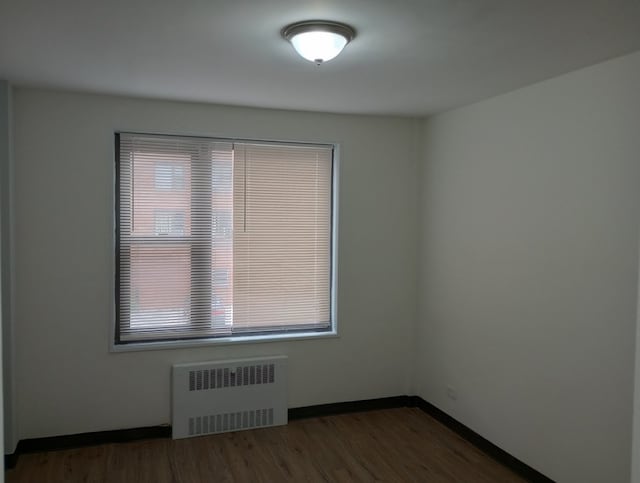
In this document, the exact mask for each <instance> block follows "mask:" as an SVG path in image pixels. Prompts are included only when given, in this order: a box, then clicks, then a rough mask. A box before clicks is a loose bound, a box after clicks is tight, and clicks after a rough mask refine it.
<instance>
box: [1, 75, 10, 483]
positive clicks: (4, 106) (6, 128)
mask: <svg viewBox="0 0 640 483" xmlns="http://www.w3.org/2000/svg"><path fill="white" fill-rule="evenodd" d="M11 124H12V123H11V86H10V85H9V83H8V82H7V81H3V80H0V274H1V276H0V405H1V406H2V410H0V435H1V436H2V437H0V456H1V457H2V462H0V483H2V482H3V481H4V471H3V470H4V453H5V437H9V438H10V437H11V434H12V431H11V415H12V407H11V404H10V402H11V393H10V392H9V393H8V394H6V393H7V391H6V390H5V380H6V379H8V378H7V375H9V376H10V371H8V370H5V365H6V366H7V367H6V369H9V368H10V365H9V364H6V362H5V361H4V359H5V357H6V351H5V350H4V337H3V335H4V334H3V332H4V331H5V327H8V326H10V318H9V317H7V315H8V308H9V300H8V298H9V297H8V294H9V293H10V292H9V290H8V289H9V285H8V283H7V281H8V279H7V277H6V274H8V273H9V271H8V266H7V265H8V262H9V260H8V259H7V257H6V254H8V251H7V250H6V249H7V245H8V244H7V241H8V239H9V230H8V228H9V225H8V220H9V216H8V213H9V206H8V202H9V199H10V197H9V196H8V190H9V183H8V181H9V178H8V174H9V165H10V160H11V144H12V136H11V129H12V126H11ZM5 394H6V396H5ZM5 401H6V402H5ZM5 419H6V423H5ZM5 426H6V428H7V431H5ZM7 446H8V447H11V448H12V449H11V450H10V452H13V446H12V445H11V444H10V443H9V444H8V445H7Z"/></svg>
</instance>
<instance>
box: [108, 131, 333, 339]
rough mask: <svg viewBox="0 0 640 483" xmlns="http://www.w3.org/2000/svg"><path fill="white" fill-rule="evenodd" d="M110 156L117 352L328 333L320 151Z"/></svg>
mask: <svg viewBox="0 0 640 483" xmlns="http://www.w3.org/2000/svg"><path fill="white" fill-rule="evenodd" d="M119 146H120V149H119V153H118V155H119V159H118V169H117V174H118V193H117V195H118V207H117V210H118V224H117V240H118V253H117V257H118V266H117V316H118V320H117V324H116V325H117V328H116V331H117V333H116V342H117V343H127V342H136V341H151V340H167V339H184V338H210V337H218V336H225V335H230V334H233V333H234V332H243V333H246V332H265V331H276V330H299V329H309V328H313V329H320V328H327V327H330V325H331V320H330V313H331V308H330V299H331V297H330V280H331V273H330V269H331V261H330V260H331V209H332V207H331V179H332V173H331V171H332V149H331V147H328V146H302V145H291V144H265V143H262V144H261V143H247V142H243V143H235V145H234V144H233V143H232V142H228V141H223V140H215V139H207V138H191V137H177V136H156V135H138V134H128V133H122V134H120V135H119Z"/></svg>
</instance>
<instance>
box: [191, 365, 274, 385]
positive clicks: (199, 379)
mask: <svg viewBox="0 0 640 483" xmlns="http://www.w3.org/2000/svg"><path fill="white" fill-rule="evenodd" d="M275 372H276V370H275V364H258V365H249V366H237V367H235V368H229V367H224V368H221V367H219V368H216V369H199V370H193V371H189V391H208V390H211V389H224V388H227V387H239V386H251V385H254V384H273V383H274V382H275Z"/></svg>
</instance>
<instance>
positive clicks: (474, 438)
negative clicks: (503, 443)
mask: <svg viewBox="0 0 640 483" xmlns="http://www.w3.org/2000/svg"><path fill="white" fill-rule="evenodd" d="M409 400H410V401H409V406H412V407H417V408H420V409H422V410H423V411H424V412H425V413H427V414H428V415H429V416H431V417H432V418H433V419H435V420H437V421H439V422H441V423H442V424H444V425H445V426H446V427H448V428H449V429H451V430H452V431H455V432H456V433H458V435H460V436H461V437H462V438H464V439H466V440H467V441H469V442H470V443H471V444H473V445H474V446H475V447H476V448H478V449H480V450H481V451H482V452H484V453H486V454H487V455H488V456H491V457H492V458H493V459H494V460H496V461H498V462H499V463H502V464H503V465H504V466H506V467H507V468H509V469H510V470H511V471H513V472H514V473H517V474H518V475H519V476H521V477H523V478H524V479H526V480H527V481H531V482H534V483H554V481H553V480H552V479H551V478H549V477H547V476H545V475H543V474H542V473H540V472H539V471H538V470H535V469H534V468H532V467H531V466H529V465H527V464H526V463H524V462H522V461H520V460H519V459H518V458H516V457H515V456H513V455H511V454H509V453H507V452H506V451H505V450H503V449H502V448H500V447H498V446H496V445H495V444H493V443H492V442H491V441H489V440H488V439H485V438H483V437H482V436H480V435H479V434H478V433H476V432H475V431H473V430H472V429H471V428H469V427H468V426H465V425H464V424H462V423H461V422H460V421H458V420H457V419H454V418H452V417H451V416H449V415H448V414H447V413H445V412H444V411H442V410H440V409H438V408H437V407H435V406H434V405H433V404H431V403H428V402H427V401H425V400H424V399H422V398H421V397H418V396H409Z"/></svg>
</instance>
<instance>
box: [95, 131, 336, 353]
mask: <svg viewBox="0 0 640 483" xmlns="http://www.w3.org/2000/svg"><path fill="white" fill-rule="evenodd" d="M120 132H121V131H115V137H116V143H115V153H114V155H115V159H116V160H117V159H118V157H119V145H118V141H117V139H118V135H119V134H120ZM122 132H125V131H122ZM127 132H130V131H127ZM140 134H155V133H144V132H140ZM187 136H188V135H187ZM211 139H216V140H217V141H222V142H224V141H228V142H265V143H270V142H273V143H276V144H282V143H284V144H286V143H291V144H305V142H296V141H276V140H260V139H248V138H214V137H211ZM310 144H325V145H331V146H333V160H332V165H333V166H332V179H331V206H332V210H331V249H330V250H331V255H330V266H331V275H330V286H331V289H330V294H329V297H330V317H331V327H330V329H329V330H326V331H308V332H290V333H268V332H265V333H263V334H257V335H256V334H252V335H241V334H240V335H238V334H235V335H230V336H225V337H215V338H208V339H191V340H159V341H150V342H131V343H127V344H122V343H120V344H119V343H116V339H115V333H116V324H117V323H118V322H117V316H116V305H115V303H114V304H112V316H111V317H110V325H111V327H110V337H109V346H108V349H109V352H114V353H117V352H131V351H148V350H166V349H184V348H192V347H193V348H196V347H206V346H220V345H221V346H224V345H236V344H255V343H267V342H284V341H298V340H317V339H327V338H338V337H339V332H338V240H339V236H338V226H339V213H340V209H339V192H340V181H339V180H340V175H339V173H340V145H339V144H337V143H332V142H324V143H323V142H318V143H310ZM114 164H117V163H114ZM113 178H114V183H113V186H114V192H113V196H114V200H117V198H118V193H117V192H116V191H117V189H118V179H117V168H116V169H114V171H113ZM154 183H155V181H154ZM179 189H180V188H179ZM113 206H116V203H114V204H113ZM116 209H117V208H116ZM113 219H114V231H113V233H114V238H113V249H112V254H113V255H114V256H115V255H116V247H117V241H116V237H117V232H116V230H115V226H116V224H117V221H116V214H115V212H114V218H113ZM116 262H117V257H115V258H114V259H113V266H114V267H115V265H116ZM115 273H116V272H115V270H114V273H113V277H112V278H111V280H112V283H113V286H112V293H115V292H116V290H118V286H117V283H116V275H115Z"/></svg>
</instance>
